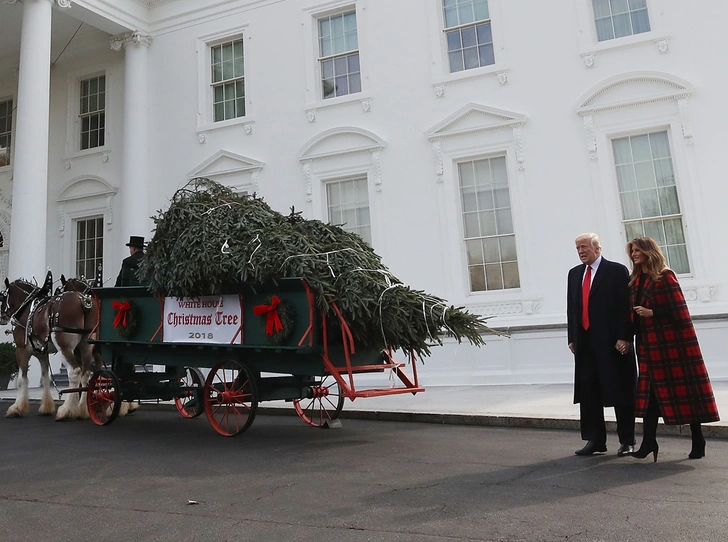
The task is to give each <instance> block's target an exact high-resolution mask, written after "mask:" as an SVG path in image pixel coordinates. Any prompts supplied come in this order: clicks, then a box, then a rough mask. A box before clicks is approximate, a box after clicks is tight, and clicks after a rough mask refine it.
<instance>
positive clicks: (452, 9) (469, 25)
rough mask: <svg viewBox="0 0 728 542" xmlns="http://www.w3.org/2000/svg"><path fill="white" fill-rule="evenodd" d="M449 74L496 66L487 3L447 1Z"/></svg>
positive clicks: (485, 0) (446, 30)
mask: <svg viewBox="0 0 728 542" xmlns="http://www.w3.org/2000/svg"><path fill="white" fill-rule="evenodd" d="M443 9H444V11H445V37H446V38H447V56H448V59H449V60H450V72H451V73H454V72H459V71H463V70H471V69H473V68H479V67H481V66H489V65H491V64H495V54H494V52H493V34H492V32H491V28H490V14H489V12H488V0H444V1H443Z"/></svg>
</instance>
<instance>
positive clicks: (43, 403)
mask: <svg viewBox="0 0 728 542" xmlns="http://www.w3.org/2000/svg"><path fill="white" fill-rule="evenodd" d="M39 359H40V370H41V377H40V382H41V384H42V385H43V396H42V397H41V400H40V408H39V409H38V415H39V416H50V415H52V414H55V413H56V403H55V401H54V400H53V396H52V395H51V379H50V376H49V373H50V364H49V363H48V357H47V356H46V357H43V358H42V359H41V358H39Z"/></svg>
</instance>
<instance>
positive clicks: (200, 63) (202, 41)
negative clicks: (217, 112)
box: [195, 23, 255, 133]
mask: <svg viewBox="0 0 728 542" xmlns="http://www.w3.org/2000/svg"><path fill="white" fill-rule="evenodd" d="M249 28H250V23H244V24H240V25H237V26H235V27H232V28H227V29H225V30H221V31H218V32H211V33H209V34H203V35H201V36H197V38H196V39H195V42H196V45H195V51H196V53H197V132H198V133H200V132H211V131H214V130H218V129H220V128H227V127H230V126H239V125H244V126H245V127H247V126H248V125H252V124H253V123H254V122H255V121H254V120H253V118H252V116H251V115H250V106H251V104H252V103H253V101H252V99H251V87H253V85H250V84H249V74H250V73H251V72H250V59H251V58H253V56H254V54H251V51H250V48H251V47H252V45H251V43H252V40H251V36H250V30H249ZM235 39H242V40H243V58H244V63H245V66H244V71H245V82H244V85H245V115H243V116H242V117H236V118H234V119H226V120H223V121H218V122H215V121H214V116H213V110H212V78H211V70H210V48H211V47H212V46H214V45H219V44H220V43H223V42H226V41H231V40H235ZM251 131H252V127H251Z"/></svg>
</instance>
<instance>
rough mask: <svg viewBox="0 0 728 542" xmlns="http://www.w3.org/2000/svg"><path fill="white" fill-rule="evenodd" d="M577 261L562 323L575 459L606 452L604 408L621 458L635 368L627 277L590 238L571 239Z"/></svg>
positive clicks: (627, 444) (630, 440) (630, 424)
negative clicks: (573, 408)
mask: <svg viewBox="0 0 728 542" xmlns="http://www.w3.org/2000/svg"><path fill="white" fill-rule="evenodd" d="M576 250H577V253H578V254H579V259H580V260H581V262H582V263H581V265H577V266H576V267H574V268H573V269H571V270H570V271H569V276H568V288H567V323H568V341H569V349H570V350H571V352H572V353H573V354H574V362H575V370H574V403H579V411H580V425H581V438H582V439H583V440H586V441H587V444H586V446H584V447H583V448H582V449H580V450H577V451H576V452H575V453H576V454H577V455H591V454H594V453H602V452H606V451H607V431H606V425H605V423H604V407H605V406H613V407H614V413H615V415H616V418H617V433H618V435H619V442H620V447H619V450H618V451H617V455H618V456H620V457H622V456H626V455H630V454H631V453H632V452H633V451H634V443H635V440H634V418H635V416H634V401H635V392H636V383H637V365H636V361H635V356H634V349H633V348H632V341H633V339H634V330H633V326H632V323H631V319H630V316H631V315H630V306H629V286H628V284H629V272H628V271H627V268H626V267H625V266H624V265H622V264H620V263H617V262H610V261H609V260H607V259H605V258H603V257H602V255H601V250H602V248H601V244H600V243H599V237H598V236H597V235H596V234H595V233H585V234H582V235H580V236H579V237H577V238H576Z"/></svg>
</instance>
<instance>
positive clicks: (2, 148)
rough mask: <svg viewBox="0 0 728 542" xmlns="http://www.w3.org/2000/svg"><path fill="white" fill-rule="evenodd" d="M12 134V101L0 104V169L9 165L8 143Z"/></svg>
mask: <svg viewBox="0 0 728 542" xmlns="http://www.w3.org/2000/svg"><path fill="white" fill-rule="evenodd" d="M12 134H13V101H12V100H7V101H4V102H0V167H2V166H8V165H10V143H11V136H12Z"/></svg>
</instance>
